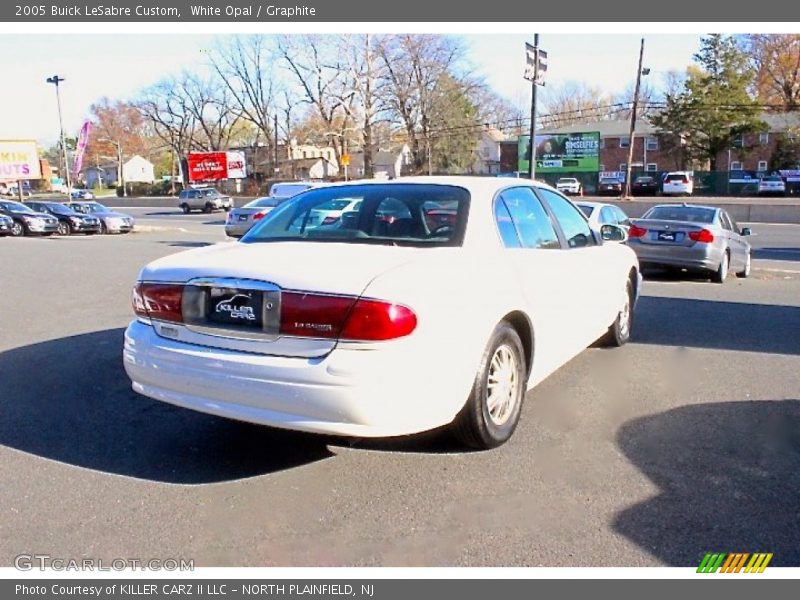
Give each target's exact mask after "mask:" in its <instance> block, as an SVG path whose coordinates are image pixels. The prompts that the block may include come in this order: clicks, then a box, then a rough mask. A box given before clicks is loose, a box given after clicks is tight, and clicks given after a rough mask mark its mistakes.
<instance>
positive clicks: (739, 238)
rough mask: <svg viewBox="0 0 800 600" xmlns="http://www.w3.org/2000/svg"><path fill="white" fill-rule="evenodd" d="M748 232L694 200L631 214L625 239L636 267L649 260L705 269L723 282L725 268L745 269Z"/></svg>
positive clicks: (720, 211) (747, 271)
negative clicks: (639, 215) (633, 216)
mask: <svg viewBox="0 0 800 600" xmlns="http://www.w3.org/2000/svg"><path fill="white" fill-rule="evenodd" d="M748 235H750V229H748V228H747V227H745V228H743V229H739V226H738V225H737V224H736V221H734V220H733V218H732V217H731V216H730V215H729V214H728V213H727V212H726V211H725V210H723V209H721V208H716V207H713V206H699V205H694V204H661V205H658V206H654V207H653V208H651V209H650V210H648V211H647V212H646V213H645V214H644V217H642V218H641V219H632V220H631V226H630V229H629V231H628V244H629V245H630V247H631V248H632V249H633V250H634V252H636V255H637V256H638V257H639V263H640V264H641V266H642V269H645V268H647V267H650V266H655V267H675V268H682V269H687V270H698V271H706V272H710V273H711V279H712V280H713V281H716V282H717V283H724V282H725V279H726V278H727V277H728V272H729V271H733V272H734V273H736V275H737V276H738V277H747V276H748V275H750V262H751V260H750V244H749V243H748V241H747V240H746V239H745V237H746V236H748Z"/></svg>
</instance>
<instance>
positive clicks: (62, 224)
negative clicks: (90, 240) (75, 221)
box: [58, 221, 72, 235]
mask: <svg viewBox="0 0 800 600" xmlns="http://www.w3.org/2000/svg"><path fill="white" fill-rule="evenodd" d="M71 233H72V227H71V226H70V224H69V223H67V222H66V221H59V222H58V235H69V234H71Z"/></svg>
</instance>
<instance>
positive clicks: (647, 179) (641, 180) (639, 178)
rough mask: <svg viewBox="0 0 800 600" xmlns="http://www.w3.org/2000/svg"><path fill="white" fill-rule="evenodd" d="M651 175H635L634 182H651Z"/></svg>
mask: <svg viewBox="0 0 800 600" xmlns="http://www.w3.org/2000/svg"><path fill="white" fill-rule="evenodd" d="M653 181H654V180H653V178H652V177H637V178H636V183H653Z"/></svg>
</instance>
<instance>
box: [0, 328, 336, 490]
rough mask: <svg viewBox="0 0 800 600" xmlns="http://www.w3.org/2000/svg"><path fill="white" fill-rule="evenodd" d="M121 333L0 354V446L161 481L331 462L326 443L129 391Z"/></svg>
mask: <svg viewBox="0 0 800 600" xmlns="http://www.w3.org/2000/svg"><path fill="white" fill-rule="evenodd" d="M122 340H123V330H122V329H111V330H107V331H99V332H95V333H87V334H83V335H76V336H71V337H66V338H60V339H55V340H51V341H47V342H41V343H38V344H33V345H30V346H23V347H21V348H15V349H12V350H8V351H5V352H1V353H0V444H2V445H4V446H8V447H10V448H15V449H17V450H21V451H23V452H27V453H29V454H35V455H38V456H42V457H44V458H48V459H50V460H54V461H59V462H63V463H67V464H71V465H75V466H78V467H84V468H87V469H94V470H98V471H104V472H108V473H115V474H118V475H126V476H129V477H136V478H140V479H147V480H153V481H159V482H166V483H182V484H202V483H214V482H223V481H229V480H234V479H242V478H247V477H254V476H258V475H264V474H268V473H273V472H276V471H281V470H284V469H291V468H294V467H298V466H302V465H305V464H309V463H312V462H315V461H319V460H323V459H326V458H329V457H332V456H334V455H333V453H332V452H331V451H330V450H329V449H328V447H327V445H326V440H325V439H324V438H321V437H316V436H312V435H309V434H301V433H294V432H288V431H281V430H277V429H271V428H268V427H262V426H258V425H251V424H247V423H241V422H237V421H232V420H228V419H222V418H218V417H214V416H210V415H205V414H201V413H198V412H194V411H190V410H185V409H181V408H178V407H174V406H171V405H169V404H165V403H163V402H157V401H155V400H151V399H149V398H146V397H144V396H141V395H139V394H136V393H135V392H133V391H132V390H131V387H130V381H129V379H128V377H127V375H126V374H125V371H124V369H123V366H122Z"/></svg>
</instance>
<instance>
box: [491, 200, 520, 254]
mask: <svg viewBox="0 0 800 600" xmlns="http://www.w3.org/2000/svg"><path fill="white" fill-rule="evenodd" d="M494 221H495V223H497V231H498V232H499V233H500V239H501V240H503V246H505V247H506V248H522V243H521V242H520V241H519V236H518V235H517V230H516V228H515V227H514V221H512V220H511V214H510V213H509V212H508V208H507V207H506V203H505V202H503V199H502V198H498V199H497V200H496V201H495V203H494Z"/></svg>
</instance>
